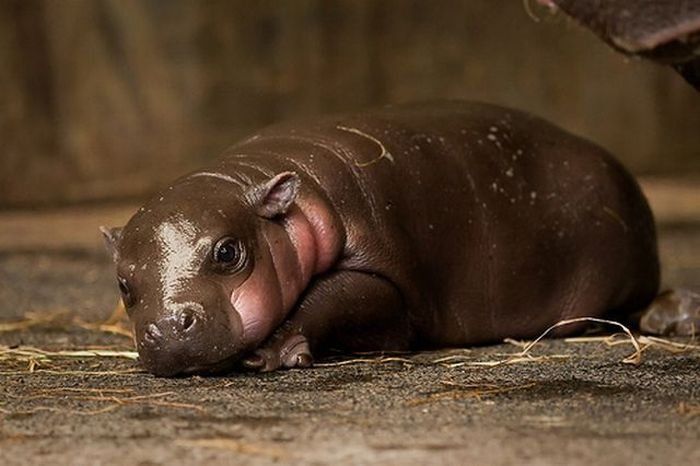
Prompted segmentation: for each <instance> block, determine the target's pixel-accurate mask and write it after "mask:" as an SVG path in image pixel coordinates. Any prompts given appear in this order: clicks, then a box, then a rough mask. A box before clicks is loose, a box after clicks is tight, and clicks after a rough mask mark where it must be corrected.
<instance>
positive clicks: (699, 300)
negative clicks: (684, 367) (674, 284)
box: [639, 289, 700, 335]
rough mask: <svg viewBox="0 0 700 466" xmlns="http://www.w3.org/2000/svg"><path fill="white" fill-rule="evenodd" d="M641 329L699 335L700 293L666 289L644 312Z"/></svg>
mask: <svg viewBox="0 0 700 466" xmlns="http://www.w3.org/2000/svg"><path fill="white" fill-rule="evenodd" d="M639 329H640V330H641V331H642V332H644V333H651V334H655V335H697V334H698V333H700V294H698V293H695V292H692V291H690V290H683V289H681V290H670V291H664V292H663V293H661V294H660V295H659V296H657V297H656V299H655V300H654V301H653V302H652V303H651V305H649V307H648V308H647V309H646V310H645V311H644V312H643V313H642V316H641V319H640V321H639Z"/></svg>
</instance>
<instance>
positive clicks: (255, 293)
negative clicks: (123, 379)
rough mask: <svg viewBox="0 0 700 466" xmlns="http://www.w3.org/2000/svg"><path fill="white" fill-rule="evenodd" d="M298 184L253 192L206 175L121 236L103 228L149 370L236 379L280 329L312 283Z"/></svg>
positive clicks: (189, 180)
mask: <svg viewBox="0 0 700 466" xmlns="http://www.w3.org/2000/svg"><path fill="white" fill-rule="evenodd" d="M299 183H300V181H299V178H298V176H297V175H296V174H294V173H291V172H284V173H280V174H278V175H276V176H273V177H271V178H269V179H266V180H263V181H261V182H259V183H255V184H253V185H252V186H250V185H243V183H241V182H240V181H238V180H237V179H236V178H233V177H229V176H227V175H220V174H216V173H198V174H194V175H190V176H188V177H185V178H183V179H181V180H180V181H178V182H176V183H175V184H174V185H173V186H171V187H170V188H167V189H166V190H164V191H163V192H161V193H160V194H158V195H156V196H155V197H154V198H153V199H151V200H150V201H149V202H148V203H146V204H145V205H144V206H143V207H142V208H141V209H140V210H139V211H138V212H137V213H136V214H135V215H134V216H133V217H132V218H131V219H130V220H129V222H128V223H127V224H126V226H124V227H123V228H111V229H108V228H102V232H103V234H104V236H105V241H106V244H107V248H108V250H109V251H110V252H111V254H112V257H113V259H114V262H115V263H116V268H117V280H118V284H119V290H120V291H121V295H122V300H123V302H124V305H125V307H126V310H127V313H128V315H129V318H130V319H131V321H132V323H133V326H134V338H135V341H136V346H137V349H138V352H139V356H140V360H141V362H142V364H143V365H144V366H145V367H146V369H147V370H149V371H150V372H152V373H154V374H156V375H161V376H172V375H176V374H184V373H195V372H219V371H223V370H226V369H229V368H230V367H231V366H232V364H233V363H234V362H235V361H236V360H237V359H238V358H240V357H241V356H242V355H243V353H245V352H246V351H250V350H252V349H254V348H255V347H256V346H257V345H259V344H260V343H261V342H262V341H263V340H264V339H265V338H266V337H267V336H269V335H270V334H271V333H272V332H273V331H274V330H275V328H276V327H277V326H278V325H279V324H280V323H281V322H282V320H283V319H284V317H285V315H286V314H287V312H288V311H289V309H290V308H291V307H292V305H293V304H294V301H296V299H297V298H298V296H299V294H300V293H301V292H302V291H303V289H304V287H305V286H306V284H307V283H308V280H309V271H308V268H307V267H305V266H304V263H305V262H308V261H305V260H303V258H300V257H299V253H298V249H299V244H300V243H304V234H303V231H302V233H301V234H300V233H299V231H301V230H303V223H304V222H300V221H296V220H295V219H298V218H304V216H303V214H302V213H301V212H300V210H299V208H298V207H296V206H295V204H294V202H295V199H296V197H297V194H298V191H299ZM299 225H301V227H299ZM307 236H308V235H307ZM305 250H309V248H305ZM273 258H274V260H273ZM307 259H308V258H307Z"/></svg>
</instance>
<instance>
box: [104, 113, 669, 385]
mask: <svg viewBox="0 0 700 466" xmlns="http://www.w3.org/2000/svg"><path fill="white" fill-rule="evenodd" d="M202 171H203V172H206V173H218V174H223V175H226V176H229V177H231V178H235V179H237V180H244V181H243V182H242V184H243V185H249V184H250V185H253V186H261V185H264V183H266V181H267V180H269V179H270V178H271V177H273V176H274V175H275V174H279V173H284V172H293V173H296V174H297V175H298V177H299V180H300V184H299V191H298V194H297V195H296V197H295V200H294V205H293V206H292V208H294V206H296V205H315V206H322V209H323V211H324V212H326V214H327V217H326V223H325V227H326V229H325V230H324V231H325V232H326V234H328V235H329V236H332V237H333V238H335V239H336V240H337V243H336V245H337V248H335V249H334V251H336V253H334V257H333V260H332V265H331V266H330V267H328V268H327V270H325V271H324V272H323V273H321V274H318V275H316V276H314V277H312V278H311V281H310V283H308V284H307V286H306V288H305V290H304V291H303V293H302V294H301V295H300V296H299V298H298V299H297V300H296V302H295V304H294V306H293V307H292V308H291V309H290V310H289V312H288V313H287V314H286V315H284V316H281V321H279V323H277V324H275V325H276V331H275V332H274V333H272V334H270V335H268V337H267V338H266V339H265V341H263V342H260V343H256V346H251V345H250V344H248V345H247V346H246V344H241V343H240V340H241V328H240V322H239V321H238V320H236V319H233V320H231V319H226V318H222V317H221V316H223V315H225V314H226V313H230V311H231V305H230V302H229V299H228V293H229V292H230V287H231V286H233V287H234V288H235V286H238V285H236V284H234V285H222V283H224V282H223V281H222V280H223V279H222V278H221V277H219V276H218V275H216V274H214V273H211V272H209V271H207V270H205V269H204V268H203V269H201V270H197V271H196V272H193V273H192V274H191V275H192V280H194V281H192V282H191V284H190V285H187V284H185V285H182V283H185V282H181V285H182V287H181V288H182V289H180V290H178V293H179V294H178V297H177V300H179V301H180V302H189V303H199V304H201V305H202V308H201V309H199V311H204V315H205V316H206V318H204V319H203V320H204V322H205V323H204V324H201V323H199V322H198V323H197V324H196V325H194V327H197V326H200V327H201V328H200V329H199V330H198V331H197V332H195V334H194V335H189V336H187V337H181V336H178V331H179V330H178V329H177V326H178V325H180V326H181V327H182V325H183V324H182V319H181V316H179V317H178V316H177V315H176V314H173V313H172V309H164V308H163V307H162V306H160V307H159V306H158V303H160V302H163V300H162V299H160V298H159V300H155V299H151V298H148V299H146V300H145V302H144V300H143V298H141V299H140V300H139V296H145V295H147V294H148V293H147V291H146V290H151V291H150V293H151V294H154V293H155V294H157V293H156V292H155V291H153V290H156V289H157V288H158V287H157V286H156V285H157V284H158V283H159V282H160V283H162V282H163V277H162V274H161V275H159V273H161V272H162V270H158V269H157V267H155V266H150V265H149V264H156V263H164V262H163V258H162V257H158V254H163V253H162V251H160V252H159V251H157V250H155V249H153V248H152V247H151V246H152V244H153V240H152V237H151V236H152V234H153V231H155V229H157V228H159V225H162V224H163V222H164V221H166V220H168V219H172V218H174V217H177V218H180V219H181V218H186V219H188V221H189V222H191V224H192V225H194V227H193V228H194V230H193V231H194V234H195V235H204V234H207V235H210V236H211V237H212V238H215V237H219V236H222V235H226V234H232V235H235V236H239V237H244V238H249V239H250V238H255V237H256V235H257V233H256V230H259V229H260V228H263V227H265V225H268V226H269V225H272V226H274V222H277V223H280V222H284V221H285V220H284V216H285V215H286V214H283V215H280V216H278V217H275V218H272V219H267V218H260V217H256V216H255V215H253V214H251V212H250V207H249V205H248V204H247V203H246V202H242V199H243V198H244V197H245V193H246V189H247V186H239V183H233V182H227V181H224V180H221V179H219V178H215V177H211V176H192V175H190V176H187V177H184V178H182V179H181V180H179V181H177V182H175V184H174V185H173V186H171V187H169V188H167V189H165V190H164V191H163V192H162V193H161V194H159V195H156V196H155V197H154V199H153V200H151V201H150V202H149V203H148V204H146V205H145V206H144V208H143V209H141V211H140V212H139V213H137V214H136V215H135V216H134V218H132V219H131V220H130V222H129V223H128V224H127V226H126V227H125V229H124V232H123V234H122V233H121V232H117V231H115V232H114V236H115V238H113V239H114V241H113V243H114V246H115V257H116V260H117V265H118V270H120V274H126V275H127V276H128V278H129V280H130V281H131V282H132V283H133V288H134V295H135V297H134V300H136V304H134V305H132V306H130V311H129V312H130V315H131V318H132V319H133V320H134V323H135V329H136V340H137V344H138V347H139V351H140V353H141V357H142V361H143V362H144V364H145V366H146V367H147V368H148V369H149V370H150V371H152V372H154V373H155V374H158V375H174V374H178V373H183V372H186V373H189V372H200V371H207V372H211V371H218V370H226V369H229V368H230V367H231V364H232V363H233V361H237V360H241V359H243V363H244V365H245V366H247V367H249V368H253V369H258V370H273V369H276V368H279V367H302V366H307V365H309V364H311V361H312V355H319V354H322V353H324V352H325V351H327V350H329V349H340V350H344V351H358V350H363V351H368V350H407V349H423V348H440V347H455V346H465V345H479V344H485V343H492V342H498V341H501V340H502V339H504V338H506V337H511V338H531V337H534V336H537V335H538V334H539V333H540V332H542V331H543V330H544V329H546V328H547V327H548V326H550V325H552V324H554V323H556V322H557V321H559V320H561V319H567V318H573V317H578V316H604V315H605V316H611V317H613V318H623V317H624V316H626V315H629V314H630V313H632V312H634V311H637V310H639V309H641V308H643V307H645V306H646V305H647V304H648V303H649V302H650V301H651V300H652V299H653V298H654V297H655V296H656V294H657V288H658V281H659V264H658V260H657V247H656V236H655V229H654V224H653V219H652V215H651V212H650V210H649V207H648V205H647V203H646V201H645V199H644V197H643V195H642V193H641V192H640V189H639V187H638V185H637V184H636V182H635V181H634V180H633V178H632V177H631V176H630V175H629V174H628V173H627V172H626V171H625V170H624V168H623V167H622V166H621V165H620V164H619V163H618V162H616V161H615V160H614V159H613V158H612V157H611V156H610V155H609V154H608V153H606V152H605V151H604V150H602V149H601V148H599V147H597V146H595V145H593V144H591V143H589V142H587V141H585V140H583V139H581V138H578V137H576V136H573V135H571V134H569V133H567V132H564V131H563V130H561V129H559V128H557V127H555V126H553V125H551V124H549V123H547V122H545V121H543V120H541V119H539V118H536V117H533V116H530V115H527V114H524V113H520V112H517V111H514V110H510V109H505V108H501V107H497V106H493V105H486V104H480V103H462V102H442V103H435V104H420V105H405V106H394V107H386V108H382V109H378V110H373V111H367V112H365V113H359V114H355V115H344V116H331V117H326V118H321V119H312V120H309V121H303V122H298V123H290V124H282V125H277V126H273V127H271V128H268V129H265V130H262V131H260V132H259V133H257V134H255V135H254V136H252V137H250V138H248V139H246V140H245V141H243V142H241V143H239V144H237V145H235V146H233V147H232V148H231V149H229V150H228V151H227V152H226V153H225V154H224V157H223V158H222V159H221V161H220V162H218V163H217V164H215V165H214V166H211V167H208V168H206V169H204V170H202ZM231 206H235V207H233V208H232V207H231ZM220 209H228V210H226V212H227V218H223V217H221V216H220V215H218V214H217V213H216V212H217V210H220ZM231 209H233V210H231ZM212 232H214V233H212ZM251 241H253V240H252V239H251ZM253 242H254V241H253ZM149 245H151V246H149ZM159 261H160V262H159ZM251 267H255V264H254V263H253V264H252V265H251ZM250 273H251V272H250V270H248V271H245V272H244V273H242V274H241V275H240V276H239V277H237V278H235V279H234V281H235V280H238V282H237V283H239V284H240V283H242V282H244V281H245V280H246V276H248V275H249V274H250ZM226 280H231V278H226ZM226 283H230V282H226ZM226 286H228V287H229V288H226ZM161 288H162V286H161ZM171 291H172V290H171ZM161 298H162V297H161ZM149 299H150V301H149ZM171 301H172V300H171ZM176 307H177V306H176ZM178 319H180V320H179V321H178ZM153 322H160V323H159V324H158V325H159V326H160V327H163V328H160V329H159V331H158V332H156V333H161V334H162V335H155V336H156V337H159V338H161V341H158V342H156V343H155V344H154V343H153V342H152V341H151V344H147V343H144V339H145V340H148V339H151V340H153V337H154V335H150V336H149V335H148V332H147V331H146V330H147V328H148V325H150V324H152V323H153ZM163 322H164V323H163ZM178 322H179V324H178ZM190 323H191V322H190ZM200 324H201V325H200ZM168 325H173V326H174V327H173V328H174V329H175V330H172V329H171V328H170V327H168ZM184 326H185V327H187V325H186V324H185V325H184ZM166 327H167V328H166ZM581 328H582V325H572V326H567V327H563V328H561V329H560V330H559V335H564V334H570V333H573V332H576V331H579V330H580V329H581Z"/></svg>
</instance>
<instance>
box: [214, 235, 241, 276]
mask: <svg viewBox="0 0 700 466" xmlns="http://www.w3.org/2000/svg"><path fill="white" fill-rule="evenodd" d="M213 259H214V263H215V264H217V265H218V266H220V267H221V268H223V269H224V270H225V271H226V272H234V271H238V270H240V269H241V267H243V265H244V264H245V248H244V247H243V243H242V242H241V241H238V240H236V239H233V238H223V239H220V240H219V241H218V242H217V243H216V246H214V252H213Z"/></svg>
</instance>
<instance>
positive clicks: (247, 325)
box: [231, 199, 342, 348]
mask: <svg viewBox="0 0 700 466" xmlns="http://www.w3.org/2000/svg"><path fill="white" fill-rule="evenodd" d="M333 220H334V219H333V217H332V216H331V214H330V212H328V211H327V207H326V206H325V205H323V204H322V203H321V202H318V201H314V200H309V201H306V202H304V200H302V199H299V200H297V203H296V204H295V205H293V206H292V207H291V208H290V210H289V212H288V213H287V214H286V216H285V218H284V221H283V223H282V224H281V226H280V225H277V224H267V225H264V226H263V230H262V232H261V235H260V237H259V240H260V241H259V245H260V248H261V250H262V251H261V254H260V257H259V259H258V261H257V262H256V264H255V267H254V269H253V272H252V273H251V274H250V276H249V277H248V279H246V281H245V282H244V283H243V284H241V285H240V286H239V287H237V288H236V289H235V290H233V292H232V293H231V304H233V308H234V309H235V310H236V312H237V313H238V315H239V316H240V320H241V323H242V328H243V335H242V338H241V339H242V343H243V345H244V346H246V347H248V348H250V347H252V346H256V345H258V344H260V343H261V342H262V341H263V340H265V339H266V338H267V337H268V336H270V335H271V333H272V332H273V331H274V329H275V328H276V327H277V326H278V325H279V324H280V323H281V322H282V321H283V320H284V318H285V317H286V316H287V314H288V313H289V312H290V311H291V310H292V308H293V307H294V305H295V304H296V302H297V300H298V299H299V296H300V295H301V294H302V293H303V291H304V290H305V289H306V287H307V286H308V285H309V282H310V281H311V278H312V277H313V276H314V275H316V274H319V273H323V272H325V271H326V270H328V269H329V268H330V267H331V266H332V265H333V263H334V262H335V261H336V259H337V258H338V256H339V254H340V250H341V247H342V245H341V238H340V235H339V233H338V230H337V227H336V226H335V222H334V221H333Z"/></svg>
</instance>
